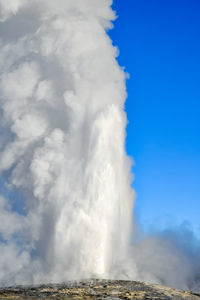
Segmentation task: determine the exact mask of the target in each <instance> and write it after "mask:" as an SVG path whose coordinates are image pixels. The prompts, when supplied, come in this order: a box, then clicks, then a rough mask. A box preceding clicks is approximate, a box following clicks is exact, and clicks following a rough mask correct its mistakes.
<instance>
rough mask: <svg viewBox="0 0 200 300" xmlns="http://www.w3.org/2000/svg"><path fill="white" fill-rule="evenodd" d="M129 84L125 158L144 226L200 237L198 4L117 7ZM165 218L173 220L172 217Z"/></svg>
mask: <svg viewBox="0 0 200 300" xmlns="http://www.w3.org/2000/svg"><path fill="white" fill-rule="evenodd" d="M113 8H114V9H115V10H116V11H117V15H118V16H119V18H118V19H117V20H116V21H115V28H114V30H112V31H111V32H110V33H109V34H110V36H111V38H112V39H113V43H114V44H115V45H118V47H119V49H120V56H119V58H118V60H119V63H120V65H122V66H125V67H126V71H127V72H129V73H130V75H131V77H130V79H129V80H128V82H127V89H128V100H127V103H126V110H127V114H128V120H129V125H128V128H127V152H128V154H129V155H131V156H132V157H133V158H134V160H135V163H136V165H135V167H134V168H133V172H134V174H135V181H134V183H133V186H134V188H135V190H136V193H137V200H136V209H135V211H136V215H137V216H138V218H139V219H140V222H141V223H142V224H143V225H144V227H145V226H146V227H147V226H148V225H149V224H154V225H158V224H159V225H158V226H160V223H162V220H166V218H167V219H168V221H169V222H171V221H173V220H175V222H178V223H180V222H183V221H184V220H188V221H189V222H191V224H192V225H193V226H194V229H195V230H197V231H198V230H200V217H199V216H200V1H199V0H114V5H113ZM167 216H168V217H167Z"/></svg>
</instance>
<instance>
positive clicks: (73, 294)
mask: <svg viewBox="0 0 200 300" xmlns="http://www.w3.org/2000/svg"><path fill="white" fill-rule="evenodd" d="M0 299H18V300H19V299H21V300H23V299H27V300H29V299H49V300H50V299H77V300H78V299H86V300H92V299H109V300H119V299H152V300H155V299H156V300H167V299H174V300H181V299H185V300H200V295H198V294H194V293H191V292H189V291H180V290H176V289H172V288H168V287H163V286H159V285H152V284H148V283H144V282H136V281H122V280H88V281H81V282H69V283H67V284H59V285H53V284H50V285H41V286H32V287H22V286H19V287H9V288H1V289H0Z"/></svg>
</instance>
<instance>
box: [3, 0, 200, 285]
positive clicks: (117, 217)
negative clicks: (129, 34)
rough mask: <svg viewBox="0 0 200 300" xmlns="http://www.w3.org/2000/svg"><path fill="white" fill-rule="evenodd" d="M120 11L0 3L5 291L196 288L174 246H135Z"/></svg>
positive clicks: (153, 241)
mask: <svg viewBox="0 0 200 300" xmlns="http://www.w3.org/2000/svg"><path fill="white" fill-rule="evenodd" d="M111 4H112V0H57V1H53V0H0V20H1V24H0V70H1V71H0V72H1V73H0V101H1V110H0V126H1V131H0V171H1V177H0V179H1V185H0V186H1V197H0V284H1V285H10V284H21V283H24V284H26V283H39V282H43V283H45V282H49V281H51V282H61V281H66V280H71V279H83V278H89V277H100V278H101V277H110V278H124V279H137V280H140V279H142V280H149V281H154V282H160V283H163V281H164V283H165V284H169V285H176V286H178V287H183V288H185V287H188V286H189V285H188V282H189V279H190V280H191V281H192V282H196V281H195V280H196V279H195V280H194V277H195V276H196V274H197V272H196V270H195V271H194V261H195V260H194V259H191V258H189V257H191V256H189V254H188V253H189V251H185V250H184V251H183V250H181V251H178V249H179V248H181V249H183V247H179V246H178V244H177V245H176V243H171V241H172V240H173V238H172V235H170V239H167V238H163V236H162V237H159V236H158V235H157V236H155V237H151V238H146V239H144V240H142V241H141V242H140V243H138V244H137V245H132V246H130V237H131V228H132V206H133V198H134V194H133V191H132V189H131V187H130V185H131V178H130V166H131V162H130V160H129V159H128V157H127V156H126V154H125V151H124V141H125V127H126V115H125V112H124V101H125V98H126V88H125V77H126V76H125V73H124V71H123V70H122V69H121V68H120V67H119V66H118V64H117V62H116V59H115V58H116V56H117V50H116V49H115V48H114V47H113V46H112V42H111V41H110V39H109V37H108V35H107V34H106V30H108V29H109V28H111V27H112V23H111V21H112V20H114V18H115V15H114V13H113V11H112V10H111ZM161 241H162V243H161ZM172 244H173V247H172V246H171V245H172ZM174 249H175V250H174ZM184 249H186V248H184ZM155 250H156V251H157V253H158V255H157V256H156V255H155V252H156V251H155ZM180 254H181V255H180ZM193 254H194V253H193ZM195 255H196V256H195V257H197V254H196V252H195ZM157 257H158V258H159V260H158V259H157ZM193 257H194V256H193ZM182 265H183V266H184V268H183V267H182ZM177 266H178V267H177ZM195 268H196V266H195ZM166 270H168V272H166ZM172 274H174V276H173V277H172ZM177 277H178V278H179V280H177ZM195 278H196V277H195Z"/></svg>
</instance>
